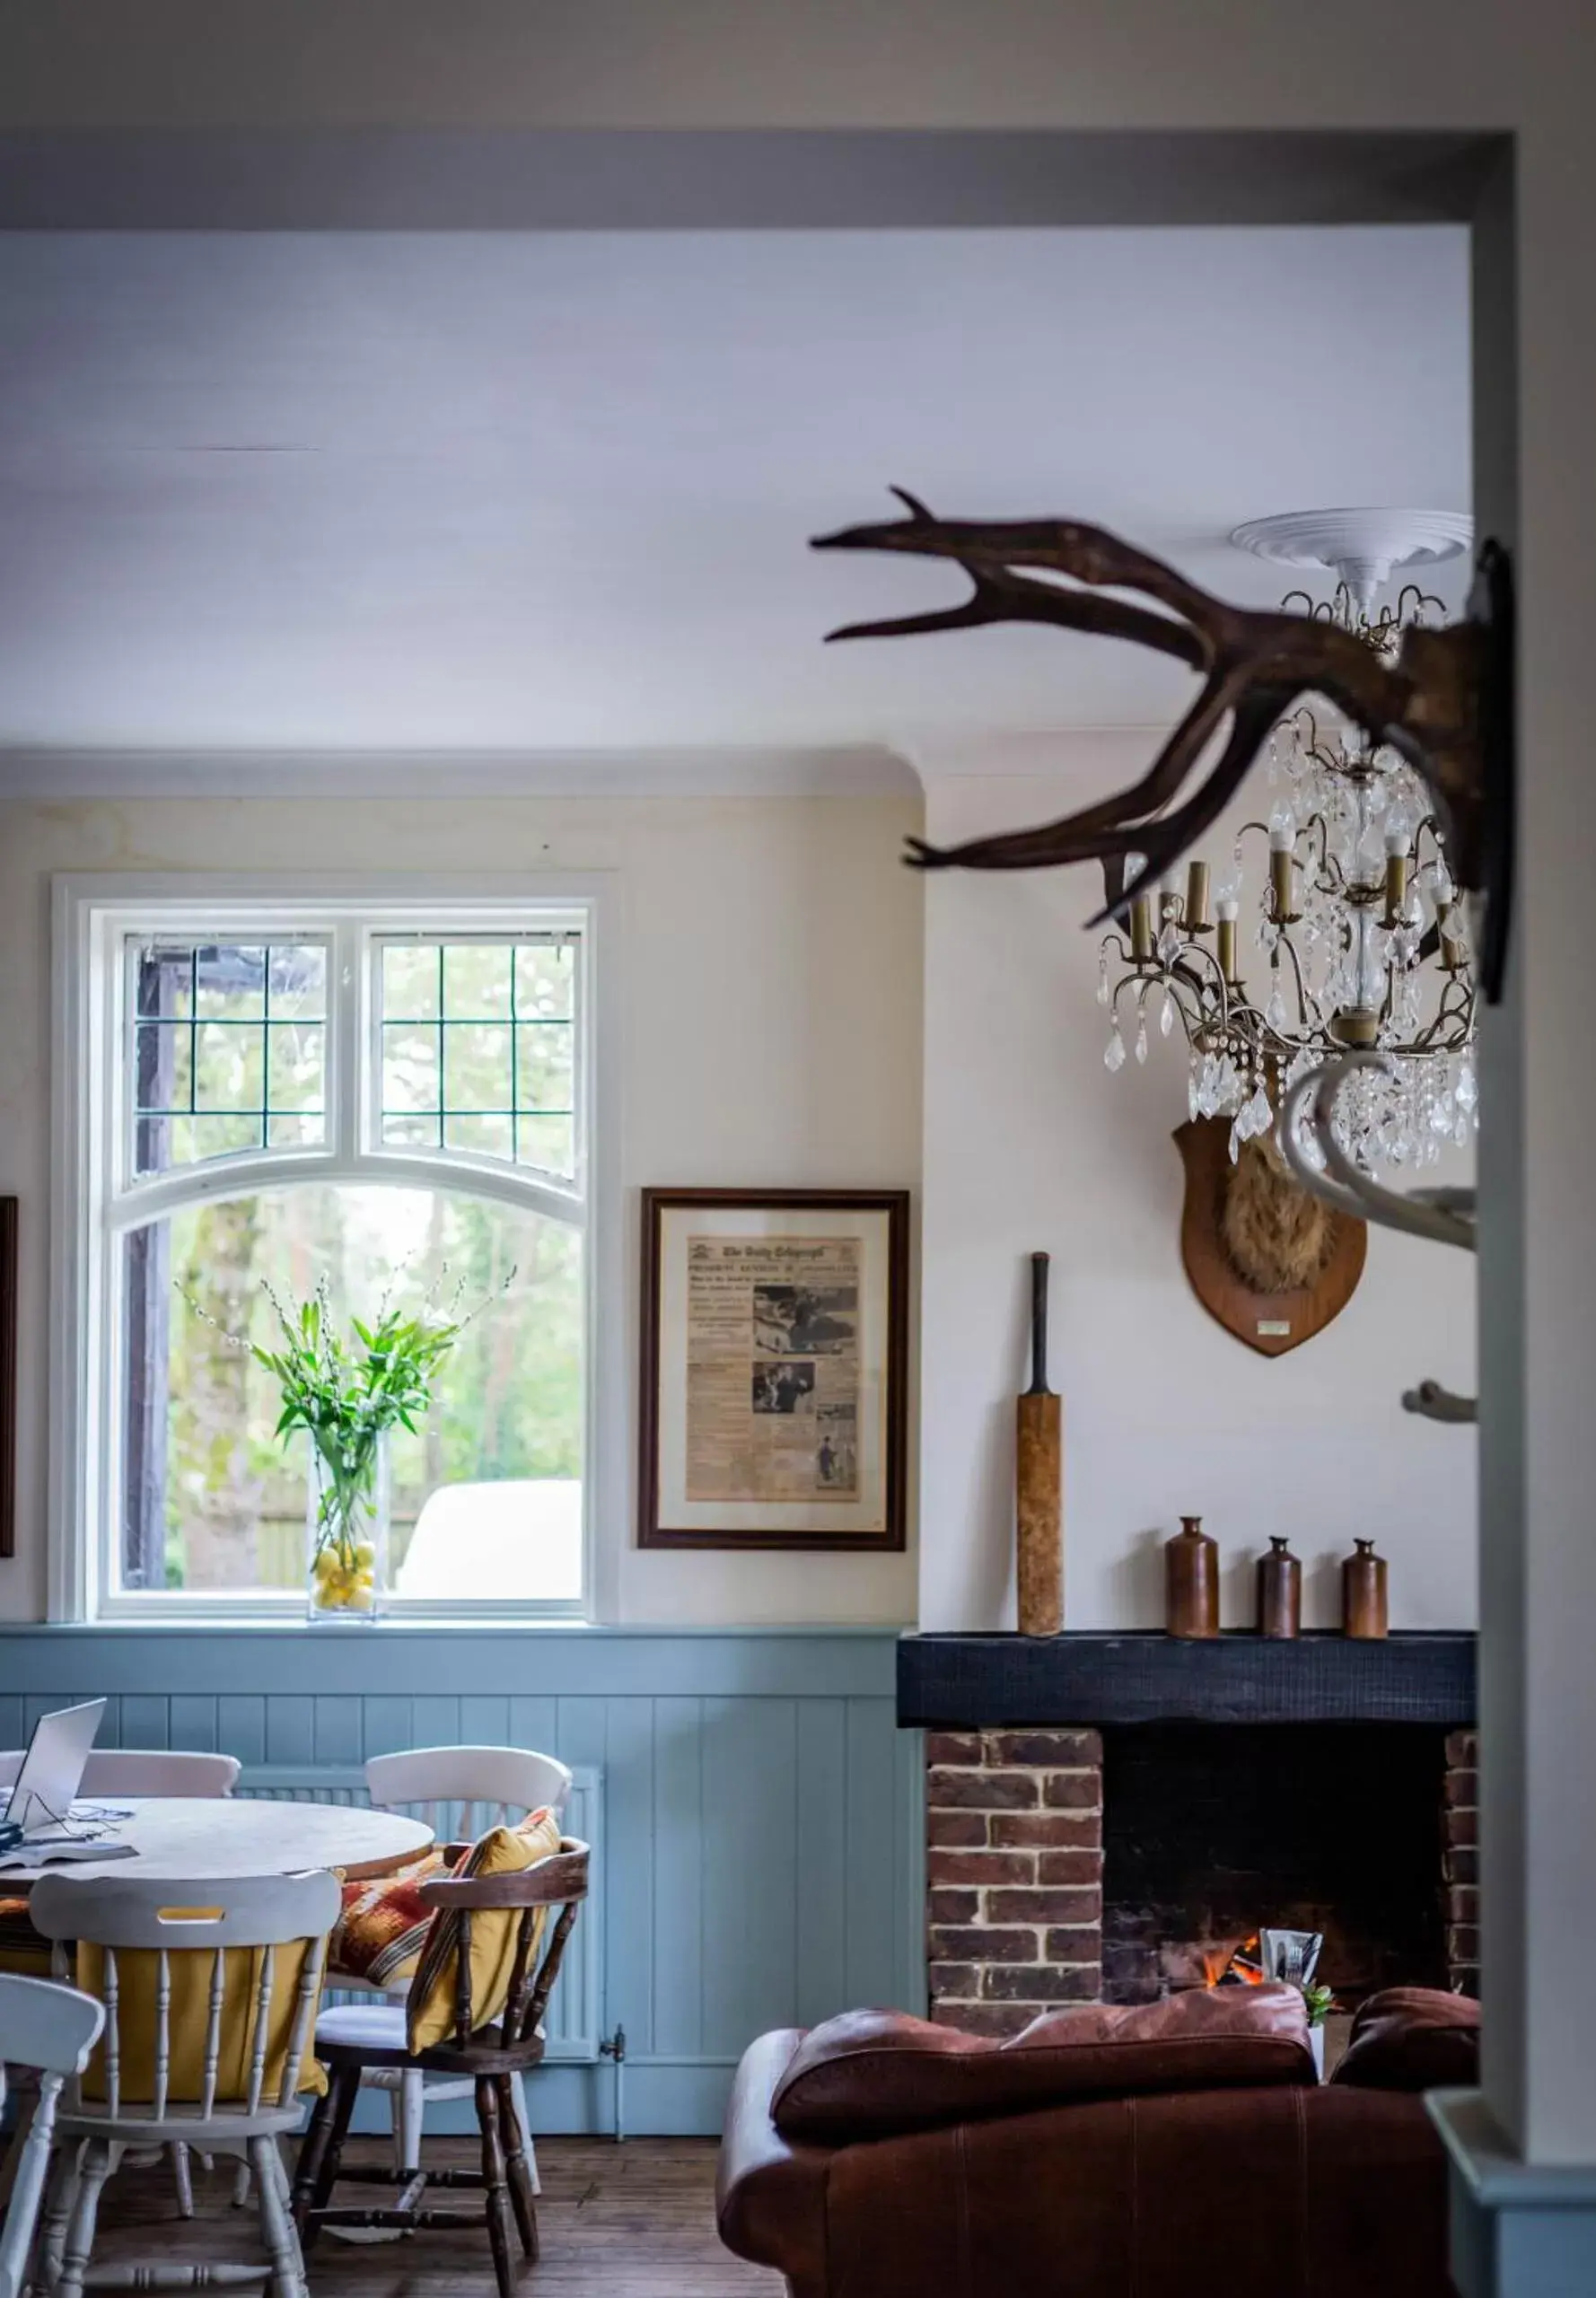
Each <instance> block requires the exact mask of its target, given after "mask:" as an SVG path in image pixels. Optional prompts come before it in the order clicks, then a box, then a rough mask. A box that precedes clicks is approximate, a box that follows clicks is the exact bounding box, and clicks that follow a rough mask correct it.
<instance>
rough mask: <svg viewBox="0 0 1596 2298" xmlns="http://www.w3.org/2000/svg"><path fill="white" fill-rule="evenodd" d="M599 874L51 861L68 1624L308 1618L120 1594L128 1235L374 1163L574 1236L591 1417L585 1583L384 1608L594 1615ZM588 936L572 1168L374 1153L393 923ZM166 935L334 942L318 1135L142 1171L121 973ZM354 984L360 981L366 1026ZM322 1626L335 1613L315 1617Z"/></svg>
mask: <svg viewBox="0 0 1596 2298" xmlns="http://www.w3.org/2000/svg"><path fill="white" fill-rule="evenodd" d="M608 910H609V904H608V903H607V901H606V897H605V888H604V886H603V883H602V881H601V878H599V877H596V876H594V877H582V878H578V877H576V876H574V875H566V873H558V874H546V875H541V876H538V877H528V878H522V879H517V880H513V881H504V880H499V881H480V880H477V879H473V880H471V881H469V885H467V884H465V883H462V881H460V880H459V879H452V880H443V879H436V878H412V877H399V876H392V875H388V874H384V875H383V876H381V878H376V877H372V878H361V879H349V878H340V879H338V880H336V881H335V880H331V879H325V878H320V877H316V876H303V875H296V876H295V877H294V878H293V879H292V880H289V879H285V878H278V877H260V876H242V875H232V874H227V875H209V874H206V875H203V876H202V875H200V874H198V873H195V874H191V875H190V874H184V875H176V874H170V873H160V874H147V875H142V874H141V875H132V874H121V873H118V874H116V875H106V876H100V877H75V876H73V877H60V878H57V880H56V881H55V888H54V921H53V923H54V936H53V939H54V978H53V1024H54V1026H53V1031H52V1042H53V1046H54V1049H55V1071H54V1090H53V1093H52V1129H53V1134H54V1152H55V1153H54V1157H53V1161H52V1164H53V1176H54V1180H53V1192H52V1208H51V1232H52V1233H51V1263H52V1269H51V1333H50V1361H49V1396H50V1429H49V1443H50V1542H49V1549H50V1557H49V1566H50V1568H49V1617H50V1618H51V1619H52V1620H62V1621H90V1622H92V1621H107V1622H127V1621H130V1620H138V1621H144V1622H146V1623H150V1624H155V1623H159V1624H161V1625H162V1626H171V1625H174V1624H178V1623H182V1622H190V1623H193V1624H195V1625H202V1624H204V1625H212V1626H214V1625H215V1623H216V1622H217V1621H219V1620H225V1621H231V1622H233V1623H235V1624H237V1625H240V1626H251V1627H259V1626H264V1625H270V1624H281V1625H283V1626H290V1625H294V1624H296V1623H300V1622H303V1618H304V1599H303V1595H302V1594H300V1593H298V1592H294V1591H284V1592H272V1591H265V1590H246V1591H240V1592H238V1593H237V1594H236V1595H235V1594H232V1593H231V1592H192V1593H189V1592H183V1591H180V1590H171V1589H148V1590H145V1589H140V1590H122V1589H119V1588H118V1586H117V1583H116V1575H115V1572H114V1569H113V1566H114V1552H113V1548H112V1542H113V1541H114V1540H115V1539H117V1537H118V1522H119V1496H120V1482H121V1476H122V1469H123V1463H122V1442H121V1420H120V1404H119V1399H120V1396H121V1391H122V1385H123V1384H122V1381H121V1378H120V1373H121V1367H120V1364H119V1361H118V1349H119V1346H120V1342H121V1330H120V1325H121V1320H120V1317H119V1315H118V1307H119V1278H118V1274H117V1260H116V1255H117V1252H118V1248H119V1245H120V1241H121V1238H122V1236H123V1235H124V1234H125V1233H126V1232H127V1231H128V1229H130V1228H132V1227H135V1226H137V1225H139V1224H142V1223H143V1222H145V1221H149V1220H154V1219H158V1218H160V1217H161V1216H162V1215H163V1214H166V1213H169V1212H171V1210H173V1209H174V1208H175V1207H177V1206H181V1205H185V1204H192V1203H196V1202H199V1201H203V1200H206V1199H213V1200H214V1199H218V1198H226V1197H238V1196H241V1195H245V1194H249V1193H251V1192H252V1191H254V1190H257V1189H260V1188H281V1187H283V1186H284V1185H285V1184H292V1183H293V1182H295V1181H299V1182H311V1181H322V1182H338V1181H346V1182H347V1181H357V1180H364V1181H366V1182H368V1183H369V1182H371V1181H372V1180H385V1181H388V1182H390V1183H393V1184H396V1185H408V1186H411V1187H417V1188H439V1187H447V1188H454V1189H457V1190H462V1191H465V1192H468V1193H470V1194H474V1195H478V1196H481V1197H491V1198H496V1199H498V1200H500V1201H502V1202H505V1203H510V1204H514V1205H518V1206H522V1207H524V1208H526V1209H528V1210H531V1211H534V1212H539V1211H540V1212H543V1213H545V1214H548V1215H551V1216H552V1217H554V1218H556V1219H557V1220H559V1221H561V1222H562V1223H563V1224H566V1225H568V1226H573V1227H576V1228H578V1229H579V1230H580V1231H581V1232H582V1233H583V1288H584V1294H585V1301H584V1311H583V1373H584V1407H585V1424H584V1428H583V1596H582V1597H581V1598H579V1599H574V1600H570V1601H566V1600H558V1601H557V1600H545V1601H531V1600H527V1601H519V1600H518V1601H500V1600H496V1599H495V1598H492V1597H484V1598H461V1599H459V1600H457V1601H452V1602H445V1601H425V1602H422V1601H417V1600H415V1599H411V1600H408V1601H407V1600H405V1599H402V1598H399V1597H394V1598H391V1599H390V1600H389V1604H388V1616H387V1619H386V1620H385V1621H383V1622H380V1623H379V1624H378V1626H377V1627H376V1628H375V1629H374V1630H373V1628H372V1627H369V1626H364V1627H362V1628H361V1629H360V1630H359V1631H353V1630H352V1631H351V1632H352V1633H353V1632H359V1633H364V1634H367V1635H370V1634H372V1633H377V1634H381V1632H382V1629H383V1627H385V1626H387V1625H389V1624H390V1623H391V1624H394V1625H399V1626H402V1625H404V1624H406V1623H407V1622H408V1623H412V1624H417V1623H424V1622H425V1623H428V1624H431V1625H437V1624H439V1623H440V1622H458V1623H460V1624H461V1625H468V1624H473V1623H481V1624H488V1623H492V1624H495V1625H499V1626H504V1625H511V1624H519V1623H525V1624H528V1625H532V1624H536V1623H537V1622H539V1621H546V1622H548V1623H550V1624H554V1623H562V1622H570V1621H573V1620H576V1621H580V1620H583V1619H587V1618H593V1617H595V1616H601V1614H602V1613H603V1612H604V1611H606V1610H608V1609H609V1604H610V1602H611V1601H612V1586H611V1583H612V1582H613V1578H614V1571H615V1563H614V1559H612V1558H609V1557H603V1558H601V1557H600V1556H599V1555H598V1553H597V1542H596V1539H595V1528H596V1526H597V1525H598V1524H599V1523H601V1522H612V1521H614V1520H615V1517H616V1514H617V1511H616V1508H615V1505H614V1501H615V1499H616V1498H617V1497H618V1495H616V1494H614V1493H613V1491H612V1490H611V1487H612V1484H613V1481H614V1468H615V1461H616V1456H617V1446H616V1443H615V1432H614V1429H613V1426H612V1422H613V1418H614V1413H615V1408H616V1405H617V1403H618V1382H617V1379H616V1373H617V1371H618V1367H617V1366H616V1364H615V1363H614V1361H613V1360H614V1355H615V1351H614V1346H613V1338H612V1335H613V1329H614V1328H615V1326H616V1324H617V1323H618V1320H616V1319H615V1318H613V1317H610V1318H605V1319H603V1320H601V1319H600V1317H599V1315H598V1312H597V1303H598V1301H599V1299H600V1297H601V1294H607V1295H608V1296H609V1298H611V1299H613V1298H614V1295H615V1279H616V1277H617V1276H618V1268H617V1259H618V1225H619V1224H618V1220H617V1219H616V1218H615V1217H614V1216H615V1214H616V1212H617V1210H618V1206H617V1205H616V1203H615V1197H616V1191H615V1188H614V1185H613V1183H614V1174H615V1171H616V1152H615V1141H614V1134H615V1127H613V1125H612V1123H611V1121H610V1118H609V1109H610V1105H611V1102H612V1100H613V1095H612V1094H611V1092H609V1089H608V1081H609V1068H610V1066H611V1063H612V1057H613V1044H614V1031H612V1030H611V1029H610V1028H609V1027H608V1026H607V1008H608V1006H609V1002H610V1001H609V976H610V971H611V967H612V960H613V956H614V952H613V949H612V947H611V941H612V934H611V921H610V918H609V915H608V914H607V913H608ZM561 925H565V926H566V927H567V928H573V929H574V930H575V931H576V932H577V933H578V934H580V936H581V948H582V961H581V963H580V965H579V967H578V973H577V980H578V999H579V1004H578V1007H577V1013H576V1019H577V1031H576V1048H577V1051H576V1061H575V1079H576V1084H575V1096H574V1107H575V1110H576V1112H577V1114H576V1125H575V1135H576V1160H575V1163H576V1170H575V1174H574V1179H573V1181H572V1182H571V1183H570V1184H569V1185H563V1186H562V1185H560V1184H558V1183H557V1182H554V1181H552V1180H549V1179H548V1177H545V1176H541V1175H534V1174H532V1173H531V1172H530V1171H527V1170H526V1169H524V1168H518V1167H513V1166H511V1165H509V1164H507V1163H505V1162H502V1161H498V1160H492V1159H488V1158H472V1157H468V1156H466V1155H463V1154H462V1153H460V1152H451V1153H448V1154H446V1155H445V1154H442V1153H428V1152H426V1151H425V1150H422V1151H411V1150H403V1149H399V1150H394V1149H384V1148H383V1147H382V1146H381V1142H380V1139H379V1137H378V1128H377V1109H378V1101H379V1078H380V1069H379V1067H378V1066H377V1052H378V1041H377V1039H376V1036H375V1031H376V1030H377V1028H378V1026H379V1017H378V1015H377V1012H376V1007H377V1003H378V1001H377V999H376V997H375V996H373V995H372V994H371V993H370V991H369V990H363V983H364V982H366V981H369V979H370V963H371V959H370V952H371V950H372V947H373V943H376V942H377V941H379V940H380V939H381V938H382V937H384V936H387V935H394V934H399V935H412V936H416V937H418V938H432V937H437V938H443V937H448V936H451V935H453V934H458V935H459V937H460V938H461V939H469V937H470V936H471V935H472V934H506V933H522V934H524V933H533V932H552V931H557V930H558V929H559V927H560V926H561ZM151 932H153V933H157V934H160V933H169V932H170V933H171V934H173V935H174V936H180V935H189V936H194V937H198V936H201V935H203V936H204V937H206V939H213V938H222V939H237V940H241V941H246V942H247V941H250V940H254V941H259V940H263V939H265V938H267V936H272V937H275V938H276V939H278V940H288V939H290V938H293V939H297V940H306V941H309V940H322V939H326V940H328V941H329V943H330V951H329V973H328V1010H329V1021H330V1020H331V1018H332V1015H333V1013H334V1011H335V1009H337V1011H338V1025H337V1026H336V1027H333V1028H329V1032H328V1039H327V1049H328V1071H327V1092H326V1102H327V1110H328V1122H327V1141H326V1145H325V1147H323V1148H321V1149H298V1148H296V1149H292V1150H288V1149H275V1150H262V1151H259V1152H251V1153H243V1154H239V1155H234V1156H230V1157H227V1158H225V1159H220V1160H218V1161H217V1162H215V1164H214V1165H213V1164H206V1165H201V1166H197V1167H186V1168H184V1169H183V1170H182V1171H180V1172H177V1173H169V1174H160V1175H155V1176H152V1177H150V1178H149V1179H147V1180H136V1179H135V1178H134V1177H133V1176H132V1174H131V1171H130V1164H131V1155H132V1141H131V1137H130V1135H129V1134H128V1131H127V1127H126V1125H125V1122H124V1118H125V1110H126V1099H127V1097H126V1093H125V1092H124V1091H123V1089H122V1078H123V1070H124V1064H125V1061H126V1057H127V1056H126V1018H127V1017H126V988H127V977H126V969H125V965H124V963H123V952H124V948H125V941H126V936H127V934H130V933H131V934H141V933H151ZM363 994H364V996H367V997H368V998H369V1004H368V1005H367V1009H366V1013H365V1016H364V1026H363V1022H362V1011H361V1007H362V998H363ZM318 1632H320V1633H326V1631H325V1630H320V1631H318Z"/></svg>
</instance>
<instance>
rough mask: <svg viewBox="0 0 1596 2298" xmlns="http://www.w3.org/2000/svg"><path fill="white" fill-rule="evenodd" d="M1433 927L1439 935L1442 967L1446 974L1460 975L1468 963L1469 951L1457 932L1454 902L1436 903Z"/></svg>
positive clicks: (1456, 913) (1456, 915) (1455, 905)
mask: <svg viewBox="0 0 1596 2298" xmlns="http://www.w3.org/2000/svg"><path fill="white" fill-rule="evenodd" d="M1435 925H1436V929H1437V931H1438V932H1439V934H1440V935H1441V962H1442V964H1443V966H1444V968H1445V969H1446V970H1447V972H1448V973H1461V972H1462V970H1463V969H1464V967H1465V966H1466V965H1467V964H1468V962H1469V951H1468V947H1467V945H1466V944H1465V943H1464V941H1463V939H1462V936H1461V934H1460V932H1459V930H1458V909H1457V904H1456V903H1455V902H1450V901H1448V902H1440V903H1437V905H1436V909H1435Z"/></svg>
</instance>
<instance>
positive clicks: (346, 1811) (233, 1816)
mask: <svg viewBox="0 0 1596 2298" xmlns="http://www.w3.org/2000/svg"><path fill="white" fill-rule="evenodd" d="M94 1808H95V1809H97V1810H99V1811H107V1812H110V1811H116V1812H117V1813H118V1817H117V1818H116V1819H115V1820H106V1821H105V1822H103V1824H104V1826H105V1829H106V1832H107V1834H108V1836H110V1837H111V1838H114V1839H115V1840H116V1841H117V1842H118V1843H119V1844H127V1845H130V1846H132V1848H131V1851H122V1852H120V1853H118V1854H115V1855H112V1856H111V1857H110V1858H109V1859H93V1858H87V1859H85V1858H82V1857H75V1858H72V1859H57V1860H52V1861H50V1862H49V1863H48V1864H40V1865H39V1866H29V1867H25V1868H24V1867H0V1893H3V1892H11V1893H13V1894H16V1895H19V1896H20V1895H22V1894H24V1893H26V1892H27V1891H29V1890H31V1889H32V1887H33V1885H34V1884H35V1883H36V1882H37V1881H39V1877H40V1875H73V1876H82V1877H83V1878H85V1879H91V1880H94V1881H100V1880H109V1879H110V1878H111V1877H113V1876H117V1875H125V1876H127V1878H128V1880H129V1881H133V1880H135V1879H136V1880H137V1881H140V1882H153V1883H165V1882H196V1881H203V1880H205V1879H206V1878H209V1879H213V1880H218V1881H219V1880H220V1879H221V1878H222V1877H224V1876H228V1875H295V1874H298V1873H301V1872H302V1871H303V1870H304V1869H306V1868H313V1867H341V1868H342V1870H343V1872H344V1873H345V1874H346V1876H347V1877H348V1878H349V1879H350V1880H351V1881H356V1880H360V1881H364V1879H365V1878H367V1877H369V1876H374V1875H391V1874H392V1873H393V1871H394V1869H395V1868H396V1867H402V1866H403V1865H404V1864H405V1863H406V1862H407V1861H408V1860H411V1859H416V1858H418V1857H419V1856H420V1855H421V1854H422V1853H423V1852H424V1851H426V1850H429V1849H430V1848H431V1846H432V1843H433V1831H432V1829H431V1828H429V1827H427V1826H426V1825H425V1823H424V1822H423V1821H422V1820H410V1819H406V1818H403V1817H402V1816H401V1815H400V1814H399V1812H397V1811H367V1810H366V1809H365V1808H364V1805H362V1804H352V1803H287V1802H269V1801H267V1799H266V1798H265V1797H259V1798H257V1797H253V1796H232V1795H227V1796H211V1795H149V1796H140V1797H134V1796H132V1795H127V1796H118V1797H115V1798H112V1799H108V1800H101V1799H100V1798H98V1797H97V1798H95V1799H94ZM123 1812H126V1813H127V1817H126V1818H123V1817H121V1816H119V1815H120V1814H121V1813H123ZM75 1818H81V1819H82V1821H83V1824H84V1825H85V1827H86V1826H89V1825H92V1824H93V1822H92V1820H90V1818H89V1815H88V1813H87V1812H86V1811H84V1812H81V1813H79V1812H75Z"/></svg>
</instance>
